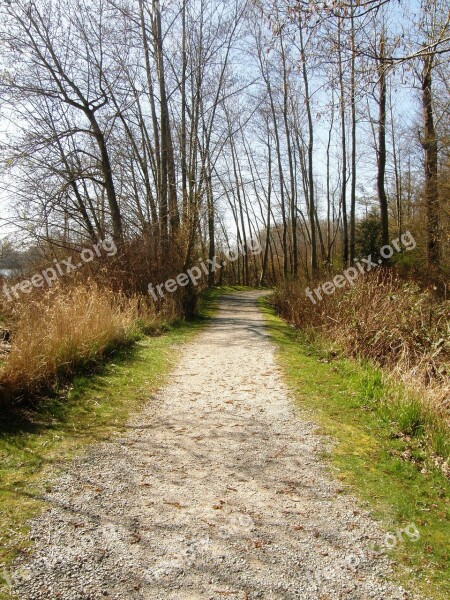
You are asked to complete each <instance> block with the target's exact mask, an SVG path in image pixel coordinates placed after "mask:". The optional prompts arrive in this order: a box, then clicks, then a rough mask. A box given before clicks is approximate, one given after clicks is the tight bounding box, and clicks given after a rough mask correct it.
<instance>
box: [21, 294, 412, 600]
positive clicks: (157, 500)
mask: <svg viewBox="0 0 450 600" xmlns="http://www.w3.org/2000/svg"><path fill="white" fill-rule="evenodd" d="M258 295H259V294H258V292H245V293H237V294H234V295H229V296H226V297H224V298H223V299H222V300H221V302H220V307H219V310H218V313H217V316H216V317H215V318H214V319H212V321H211V323H210V325H209V326H208V327H207V328H206V329H205V330H204V331H203V332H202V333H201V334H200V335H199V336H198V337H197V338H196V339H195V341H193V342H192V343H190V344H188V345H187V346H186V348H185V351H184V354H183V357H182V359H181V361H180V362H179V364H178V366H177V368H176V369H175V370H174V371H173V373H172V375H171V378H170V381H169V382H168V384H167V385H166V386H165V387H164V388H162V389H161V391H160V392H159V394H158V395H157V397H156V398H155V399H153V400H152V401H151V402H150V403H149V404H148V406H147V408H146V409H145V410H144V411H143V412H142V413H140V414H139V415H137V416H136V417H135V418H134V419H133V420H132V421H131V422H130V423H129V428H128V431H127V433H126V435H125V436H123V437H121V438H119V439H114V440H111V441H110V442H108V443H102V444H99V445H95V446H93V447H91V448H90V449H89V450H88V451H87V452H86V453H85V455H83V456H82V457H81V458H79V459H77V460H76V461H74V463H73V465H72V466H71V468H70V470H69V472H67V473H66V474H65V475H64V476H62V477H60V478H59V479H58V481H57V482H56V485H55V486H54V489H55V491H53V492H51V493H50V494H49V495H48V498H47V499H48V500H49V502H50V505H51V508H50V510H49V511H48V512H46V513H45V514H43V515H41V516H40V517H39V518H38V519H36V520H35V521H33V523H32V532H31V537H32V539H33V540H34V543H35V552H34V554H33V556H32V557H31V559H30V558H28V559H27V560H26V561H24V562H22V563H18V565H17V567H18V568H20V570H19V572H20V577H19V579H17V592H18V595H19V597H20V598H21V599H25V600H26V599H33V600H37V599H40V598H45V599H46V600H47V599H58V598H61V599H63V600H72V599H80V600H81V599H83V600H89V599H97V598H104V597H107V598H114V599H117V600H124V599H125V600H126V599H134V598H140V599H149V600H150V599H155V600H156V599H158V600H171V599H173V600H188V599H192V600H193V599H212V600H216V599H223V598H236V599H242V600H244V599H253V598H263V599H267V600H273V599H291V598H292V599H293V598H301V599H302V600H310V599H311V600H317V599H325V598H328V599H330V598H333V599H334V598H350V599H361V600H362V599H367V598H375V599H379V600H381V599H383V600H386V599H400V598H407V597H410V596H408V595H407V594H406V592H404V591H403V590H402V589H401V588H399V587H397V586H396V585H395V584H393V583H390V581H389V579H390V569H389V564H388V562H387V560H386V559H385V558H384V557H374V556H373V555H372V554H371V553H370V552H369V551H368V549H369V546H370V543H371V541H372V542H373V541H376V540H377V539H379V536H380V532H379V531H378V529H377V527H376V525H375V524H374V522H373V521H372V520H371V519H370V516H369V515H368V514H367V513H366V512H364V511H363V510H361V508H360V507H359V506H358V504H357V503H356V501H354V500H353V499H352V498H351V497H349V496H346V495H343V494H342V491H343V490H342V489H340V486H339V483H338V482H336V481H335V480H334V479H333V478H332V476H331V475H330V474H329V473H328V472H327V470H326V469H325V467H324V466H323V464H322V462H321V459H320V450H321V449H322V446H321V444H322V442H321V440H320V438H319V436H318V435H317V434H316V433H315V431H314V426H313V425H312V424H310V423H308V422H305V421H304V420H302V419H301V418H300V416H299V415H298V413H296V409H295V407H294V405H293V402H292V400H291V399H290V398H289V394H288V391H287V388H286V386H285V385H284V384H283V381H282V378H281V376H280V372H279V370H278V368H277V367H276V366H275V360H274V349H273V347H272V345H271V343H270V341H269V339H268V335H267V332H266V330H265V326H264V320H263V317H262V315H261V313H260V312H259V310H258V308H257V305H256V299H257V297H258Z"/></svg>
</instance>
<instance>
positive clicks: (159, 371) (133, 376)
mask: <svg viewBox="0 0 450 600" xmlns="http://www.w3.org/2000/svg"><path fill="white" fill-rule="evenodd" d="M214 302H215V294H205V296H204V298H203V299H202V301H201V307H200V314H199V317H198V318H197V319H196V320H194V321H191V322H189V323H185V322H183V321H180V322H177V323H173V324H165V325H162V326H161V329H160V330H159V332H154V335H153V336H152V337H149V336H145V337H144V336H141V338H140V339H139V340H138V341H137V342H136V343H135V344H134V345H133V346H130V347H127V348H122V349H119V350H117V351H116V352H114V353H113V354H112V355H110V356H109V357H108V361H107V362H105V363H104V364H103V365H102V366H100V367H98V368H97V372H96V373H91V374H88V373H85V374H83V375H79V376H78V377H76V378H75V379H74V380H73V382H72V383H71V384H70V386H69V387H68V388H67V389H65V390H61V391H60V393H59V394H54V395H53V396H52V397H50V398H46V399H40V401H39V404H38V408H36V410H35V411H31V410H28V411H27V412H26V413H25V412H24V411H22V412H12V410H9V411H8V412H5V411H4V412H3V413H2V415H1V417H0V458H1V463H0V599H2V600H3V599H6V598H9V597H10V596H9V593H8V590H7V587H6V586H5V585H4V584H5V581H4V579H3V575H4V571H3V569H6V570H7V569H8V565H9V564H10V563H11V561H12V560H13V559H14V558H15V557H16V556H17V555H18V554H19V553H20V552H22V551H24V550H25V549H26V547H27V546H28V544H29V542H28V541H27V537H26V534H27V531H28V525H27V521H28V520H29V519H31V518H32V517H35V516H37V515H38V514H39V513H40V512H41V511H42V510H43V509H45V503H44V502H43V501H42V500H41V498H40V497H41V495H42V492H43V491H45V489H46V488H47V487H48V486H49V485H50V484H49V483H48V482H49V481H51V480H52V479H53V478H54V477H55V476H56V475H57V474H58V473H59V472H60V470H61V469H63V468H64V466H65V465H66V464H67V462H68V461H69V460H70V459H71V458H73V457H74V456H76V455H77V454H79V453H80V452H81V451H82V450H83V448H85V447H86V446H87V445H88V444H92V443H95V442H100V441H102V440H106V439H110V438H111V437H112V436H115V435H118V434H120V433H121V432H122V431H125V424H126V421H127V419H128V418H129V416H130V414H131V413H133V412H135V411H137V410H139V408H141V407H142V406H143V405H144V404H145V403H146V402H148V401H151V398H152V394H153V393H154V392H155V391H156V390H157V389H158V388H160V387H161V386H162V385H163V384H164V382H165V381H166V379H167V377H168V374H169V373H170V370H171V368H172V367H173V366H174V364H175V363H176V360H177V357H178V355H179V351H180V348H181V345H182V344H184V343H185V342H186V341H187V340H189V339H191V338H192V336H193V335H195V333H196V332H198V331H199V329H200V328H201V327H202V326H203V324H204V322H205V319H206V318H207V317H208V316H210V315H211V314H212V312H213V310H214ZM6 572H7V571H6ZM2 583H3V588H2V587H1V586H2Z"/></svg>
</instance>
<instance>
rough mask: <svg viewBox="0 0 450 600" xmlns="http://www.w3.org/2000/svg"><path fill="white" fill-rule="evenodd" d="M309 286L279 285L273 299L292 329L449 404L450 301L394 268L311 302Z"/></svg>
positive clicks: (443, 404) (443, 403)
mask: <svg viewBox="0 0 450 600" xmlns="http://www.w3.org/2000/svg"><path fill="white" fill-rule="evenodd" d="M306 287H307V284H305V285H301V284H299V283H297V284H290V285H288V286H285V287H284V288H281V289H279V290H278V291H277V292H276V294H275V299H274V302H275V304H276V306H277V308H278V310H279V312H280V313H281V314H282V316H284V317H285V318H286V319H287V320H288V321H289V322H290V323H291V324H293V325H294V326H295V327H297V328H299V329H302V330H303V331H304V332H305V333H307V334H308V335H311V336H316V335H318V334H319V335H321V336H322V337H325V338H326V339H331V340H332V341H333V342H335V343H337V345H338V346H340V347H341V348H342V349H343V350H344V351H345V353H346V354H348V355H350V356H355V357H358V358H368V359H371V360H373V361H374V362H376V363H377V364H378V365H380V366H382V367H385V368H387V369H389V370H390V371H391V372H392V373H394V374H395V375H396V377H401V379H402V380H403V381H404V382H405V383H407V384H408V385H409V386H411V387H414V388H416V389H417V388H420V389H421V390H422V391H424V392H425V391H426V395H427V396H429V397H430V398H433V400H434V401H439V403H440V404H441V406H443V407H444V408H449V403H450V387H449V378H448V373H449V363H450V336H449V314H450V311H449V309H450V302H449V301H448V300H438V299H436V298H435V297H434V294H433V293H432V291H427V290H421V289H420V288H419V286H418V285H416V284H414V283H412V282H406V281H402V280H401V279H400V278H399V277H398V276H397V275H396V274H395V272H392V271H388V272H379V273H376V274H367V275H366V276H365V277H364V278H361V279H360V280H359V281H357V282H356V285H354V286H350V285H348V286H346V287H344V288H341V289H337V290H336V292H335V293H334V294H333V295H330V296H326V295H325V294H323V296H324V299H323V301H322V302H319V301H318V302H317V303H316V304H315V305H314V304H313V303H312V302H310V300H309V299H308V298H307V297H306V295H305V288H306Z"/></svg>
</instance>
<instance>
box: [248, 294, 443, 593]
mask: <svg viewBox="0 0 450 600" xmlns="http://www.w3.org/2000/svg"><path fill="white" fill-rule="evenodd" d="M260 305H261V308H262V310H263V311H264V314H265V316H266V319H267V323H268V326H269V331H270V335H271V337H272V339H273V341H274V342H275V343H276V345H277V348H278V358H279V362H280V365H281V366H282V368H283V370H284V373H285V375H286V379H287V381H288V383H289V385H290V387H291V389H293V391H294V393H295V395H296V398H297V401H298V405H299V408H300V409H301V410H302V411H303V412H306V414H307V416H308V418H309V419H310V420H311V421H313V422H315V423H317V424H318V425H319V433H321V434H323V435H327V436H331V437H332V439H333V440H334V441H335V444H334V445H333V447H332V450H331V451H330V452H329V453H327V455H326V458H327V460H329V461H330V463H331V464H332V465H333V466H334V467H335V468H336V469H337V473H338V477H339V479H340V480H341V481H342V482H343V483H344V484H345V485H346V486H348V490H349V491H351V492H352V493H355V494H356V495H357V496H359V498H360V499H362V500H363V501H364V502H365V503H367V505H368V507H369V508H370V509H371V510H372V512H373V515H374V517H375V518H377V519H378V520H379V521H380V525H381V527H383V528H384V529H385V530H386V531H387V532H394V533H395V532H396V531H398V530H400V529H404V528H405V527H406V526H407V525H409V524H415V526H416V527H417V529H418V530H419V533H420V538H419V539H418V540H417V541H415V542H413V541H411V540H410V539H406V538H405V537H403V538H402V541H401V542H398V543H397V544H396V545H395V547H394V548H393V550H392V551H391V552H390V554H391V555H392V556H393V558H394V559H395V564H397V570H398V573H397V576H398V578H399V580H400V581H401V582H402V583H403V585H404V586H405V587H407V588H410V589H415V590H420V591H421V592H422V593H423V594H424V595H425V596H426V597H427V598H433V599H436V600H444V599H447V598H449V597H450V542H449V540H450V519H449V517H450V508H449V504H448V496H449V491H450V485H449V481H448V480H447V478H446V477H445V476H444V474H443V473H442V472H441V471H440V470H439V469H438V468H436V467H434V466H433V464H432V461H430V460H429V459H430V457H429V456H427V455H426V454H425V453H424V451H423V449H422V448H421V447H420V444H416V443H415V441H414V438H413V437H412V436H408V435H399V433H398V432H399V423H398V422H395V421H393V420H392V413H389V412H388V411H386V409H385V408H384V407H386V406H387V405H388V403H387V402H380V400H381V399H382V398H383V397H384V396H387V395H389V394H393V393H398V389H397V390H392V389H391V388H390V387H389V386H388V385H387V384H386V383H384V382H383V378H382V377H381V372H380V370H378V369H376V368H374V367H373V366H371V365H369V364H362V363H360V362H357V361H356V360H352V359H343V358H339V357H334V356H333V355H332V354H331V355H330V353H328V352H325V351H324V350H323V349H321V348H320V347H318V345H317V344H314V345H313V344H310V343H308V342H306V341H305V339H302V336H301V333H300V332H299V331H298V330H295V329H294V328H292V327H291V326H289V325H287V324H286V323H285V322H284V321H283V320H282V319H280V318H279V317H277V316H276V315H275V313H274V310H273V308H272V307H271V306H270V304H269V303H268V302H267V299H261V300H260ZM413 412H414V409H413V407H412V408H411V413H408V414H407V415H406V416H405V418H407V419H411V418H412V417H411V415H412V413H413Z"/></svg>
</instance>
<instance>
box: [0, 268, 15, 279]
mask: <svg viewBox="0 0 450 600" xmlns="http://www.w3.org/2000/svg"><path fill="white" fill-rule="evenodd" d="M15 273H16V271H15V270H14V269H0V277H12V276H13V275H14V274H15Z"/></svg>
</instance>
